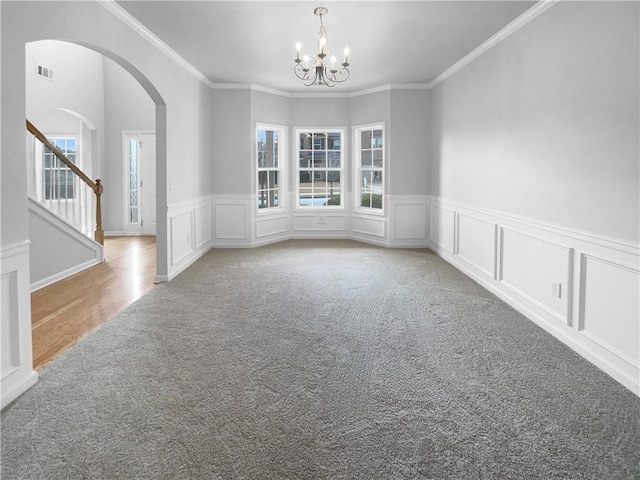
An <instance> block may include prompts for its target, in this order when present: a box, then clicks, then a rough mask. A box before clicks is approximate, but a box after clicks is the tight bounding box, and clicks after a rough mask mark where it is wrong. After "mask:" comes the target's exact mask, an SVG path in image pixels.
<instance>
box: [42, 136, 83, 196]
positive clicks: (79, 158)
mask: <svg viewBox="0 0 640 480" xmlns="http://www.w3.org/2000/svg"><path fill="white" fill-rule="evenodd" d="M43 135H44V136H45V138H46V139H47V140H49V141H50V142H51V143H53V144H54V145H55V140H56V139H61V138H64V139H73V140H75V141H76V161H75V163H74V165H75V166H76V167H78V168H79V169H80V170H82V155H81V153H82V152H81V149H82V145H81V143H80V139H81V137H82V135H80V134H78V133H43ZM52 140H53V141H52ZM44 150H45V146H44V145H43V144H42V143H40V142H36V147H35V155H36V156H37V158H39V160H38V161H36V168H35V170H36V198H37V199H38V201H45V202H48V201H52V199H46V198H45V197H46V192H45V188H44V170H45V168H44ZM67 168H68V167H67ZM74 178H75V174H74ZM75 193H78V192H75ZM75 193H74V197H73V198H59V199H55V201H56V202H60V203H72V202H75V201H76V200H77V197H76V196H75Z"/></svg>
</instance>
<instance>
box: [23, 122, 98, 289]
mask: <svg viewBox="0 0 640 480" xmlns="http://www.w3.org/2000/svg"><path fill="white" fill-rule="evenodd" d="M26 126H27V130H28V131H29V133H31V134H32V135H33V138H34V139H35V140H34V143H35V141H36V140H37V141H39V142H40V143H41V144H42V147H41V148H42V149H43V154H42V155H41V156H39V157H38V158H42V161H40V160H38V161H36V162H34V164H35V165H36V166H35V167H34V172H33V173H34V174H33V175H32V176H31V177H32V178H30V182H29V183H30V185H29V202H28V208H29V232H30V233H29V237H30V242H31V244H30V258H31V262H30V263H31V267H30V269H31V291H35V290H38V289H39V288H42V287H44V286H47V285H50V284H51V283H54V282H56V281H59V280H62V279H63V278H66V277H68V276H70V275H73V274H74V273H77V272H79V271H81V270H84V269H85V268H88V267H90V266H93V265H96V264H98V263H100V262H102V261H104V248H103V244H104V232H103V230H102V206H101V196H102V192H103V187H102V184H101V182H100V180H96V181H93V180H91V179H90V178H89V177H88V176H87V175H86V174H85V173H84V172H83V171H82V170H81V169H80V168H78V166H77V165H76V164H75V151H71V152H69V151H65V152H63V151H61V149H60V148H58V146H56V145H54V144H53V143H52V142H51V141H49V140H48V139H47V138H46V136H45V135H44V134H42V132H40V130H38V129H37V128H36V127H35V126H34V125H33V124H32V123H31V122H29V120H27V122H26ZM35 151H36V148H34V152H35ZM34 157H35V153H34ZM69 157H71V158H69Z"/></svg>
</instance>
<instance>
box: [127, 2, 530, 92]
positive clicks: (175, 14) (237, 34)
mask: <svg viewBox="0 0 640 480" xmlns="http://www.w3.org/2000/svg"><path fill="white" fill-rule="evenodd" d="M535 3H536V2H535V1H523V0H512V1H509V0H498V1H483V0H482V1H480V0H474V1H458V0H448V1H415V0H414V1H400V0H396V1H327V0H314V1H306V0H299V1H279V2H271V1H243V0H236V1H230V0H228V1H213V0H204V1H203V0H199V1H192V0H181V1H164V0H160V1H153V0H151V1H150V0H143V1H129V0H124V1H122V0H121V1H118V4H119V5H120V6H121V7H123V8H124V9H126V10H127V12H128V13H129V14H131V15H132V16H133V17H135V18H136V19H137V20H138V21H139V22H140V23H141V24H143V25H144V26H145V27H146V28H147V29H149V30H150V31H151V32H153V33H154V34H155V35H156V36H157V37H158V38H160V39H161V40H162V41H163V42H165V43H166V44H167V45H168V46H170V47H171V48H172V49H173V50H175V51H176V52H177V53H178V54H179V55H180V56H182V57H183V58H184V59H185V60H187V61H188V62H189V63H190V64H191V65H193V66H194V67H196V68H197V69H198V70H199V71H200V72H202V73H203V74H204V75H205V76H206V77H208V78H209V79H210V80H211V81H212V82H215V83H236V82H237V83H243V84H256V85H260V86H263V87H269V88H274V89H277V90H283V91H288V92H302V91H305V92H309V88H307V87H304V86H303V85H302V82H301V81H300V80H298V79H297V78H296V77H295V76H294V74H293V66H294V62H293V59H294V58H295V43H296V41H300V42H302V45H303V53H304V52H305V51H306V52H307V53H308V54H309V55H310V56H312V55H313V53H314V52H313V51H312V47H313V45H315V41H316V35H317V33H318V29H319V19H318V17H316V16H315V15H314V14H313V10H314V8H315V7H317V6H324V7H327V8H328V9H329V13H328V14H327V15H326V16H325V17H324V23H325V27H326V29H327V36H328V40H329V50H330V54H334V53H335V55H336V57H338V58H339V59H341V57H342V51H343V49H344V47H345V46H348V47H349V49H350V50H351V54H350V55H349V63H351V67H350V69H351V78H350V79H349V80H348V81H347V82H346V83H344V84H341V85H338V86H336V87H335V88H334V89H332V92H337V91H342V92H351V91H358V90H363V89H367V88H371V87H376V86H381V85H387V84H402V83H428V82H429V81H430V80H433V79H434V78H435V77H437V76H438V75H439V74H441V73H442V72H444V71H445V70H446V69H447V68H449V67H450V66H452V65H453V64H455V63H456V62H457V61H459V60H460V59H462V58H463V57H464V56H465V55H467V54H468V53H469V52H471V51H472V50H473V49H475V48H476V47H478V46H479V45H480V44H482V43H483V42H484V41H486V40H487V39H489V38H490V37H491V36H493V35H494V34H495V33H497V32H498V31H499V30H501V29H502V28H503V27H505V26H506V25H507V24H509V23H510V22H512V21H513V20H514V19H516V18H517V17H519V16H520V15H522V14H523V13H524V12H525V11H526V10H528V9H529V8H531V7H532V6H533V5H534V4H535ZM312 88H314V89H318V91H320V90H323V89H324V90H326V89H327V88H326V87H312Z"/></svg>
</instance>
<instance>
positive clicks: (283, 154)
mask: <svg viewBox="0 0 640 480" xmlns="http://www.w3.org/2000/svg"><path fill="white" fill-rule="evenodd" d="M254 127H255V128H254V130H253V146H252V147H251V148H252V152H253V161H252V167H251V168H252V172H253V173H252V174H253V186H254V189H253V194H254V195H255V200H254V202H253V204H254V208H255V209H256V210H257V212H256V214H257V215H258V216H263V215H273V214H278V213H282V212H283V211H284V210H285V208H286V203H287V196H288V189H287V185H288V184H289V182H288V181H287V178H288V172H287V165H288V161H287V152H288V151H289V150H288V149H289V145H288V143H287V127H286V126H284V125H276V124H273V123H265V122H256V124H255V125H254ZM258 130H274V131H275V130H277V131H278V143H279V146H278V171H279V172H280V174H279V177H280V178H279V183H280V185H279V187H280V193H279V198H278V206H277V207H269V208H258V188H259V184H258V181H259V176H258V171H259V170H258Z"/></svg>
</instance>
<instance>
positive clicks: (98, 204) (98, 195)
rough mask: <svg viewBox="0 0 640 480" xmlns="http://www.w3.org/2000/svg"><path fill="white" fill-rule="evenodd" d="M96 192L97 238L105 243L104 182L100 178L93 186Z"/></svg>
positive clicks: (102, 243)
mask: <svg viewBox="0 0 640 480" xmlns="http://www.w3.org/2000/svg"><path fill="white" fill-rule="evenodd" d="M93 191H94V192H95V194H96V232H95V239H96V242H98V243H99V244H100V245H104V230H102V183H101V180H100V179H97V180H96V185H95V187H94V188H93Z"/></svg>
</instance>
